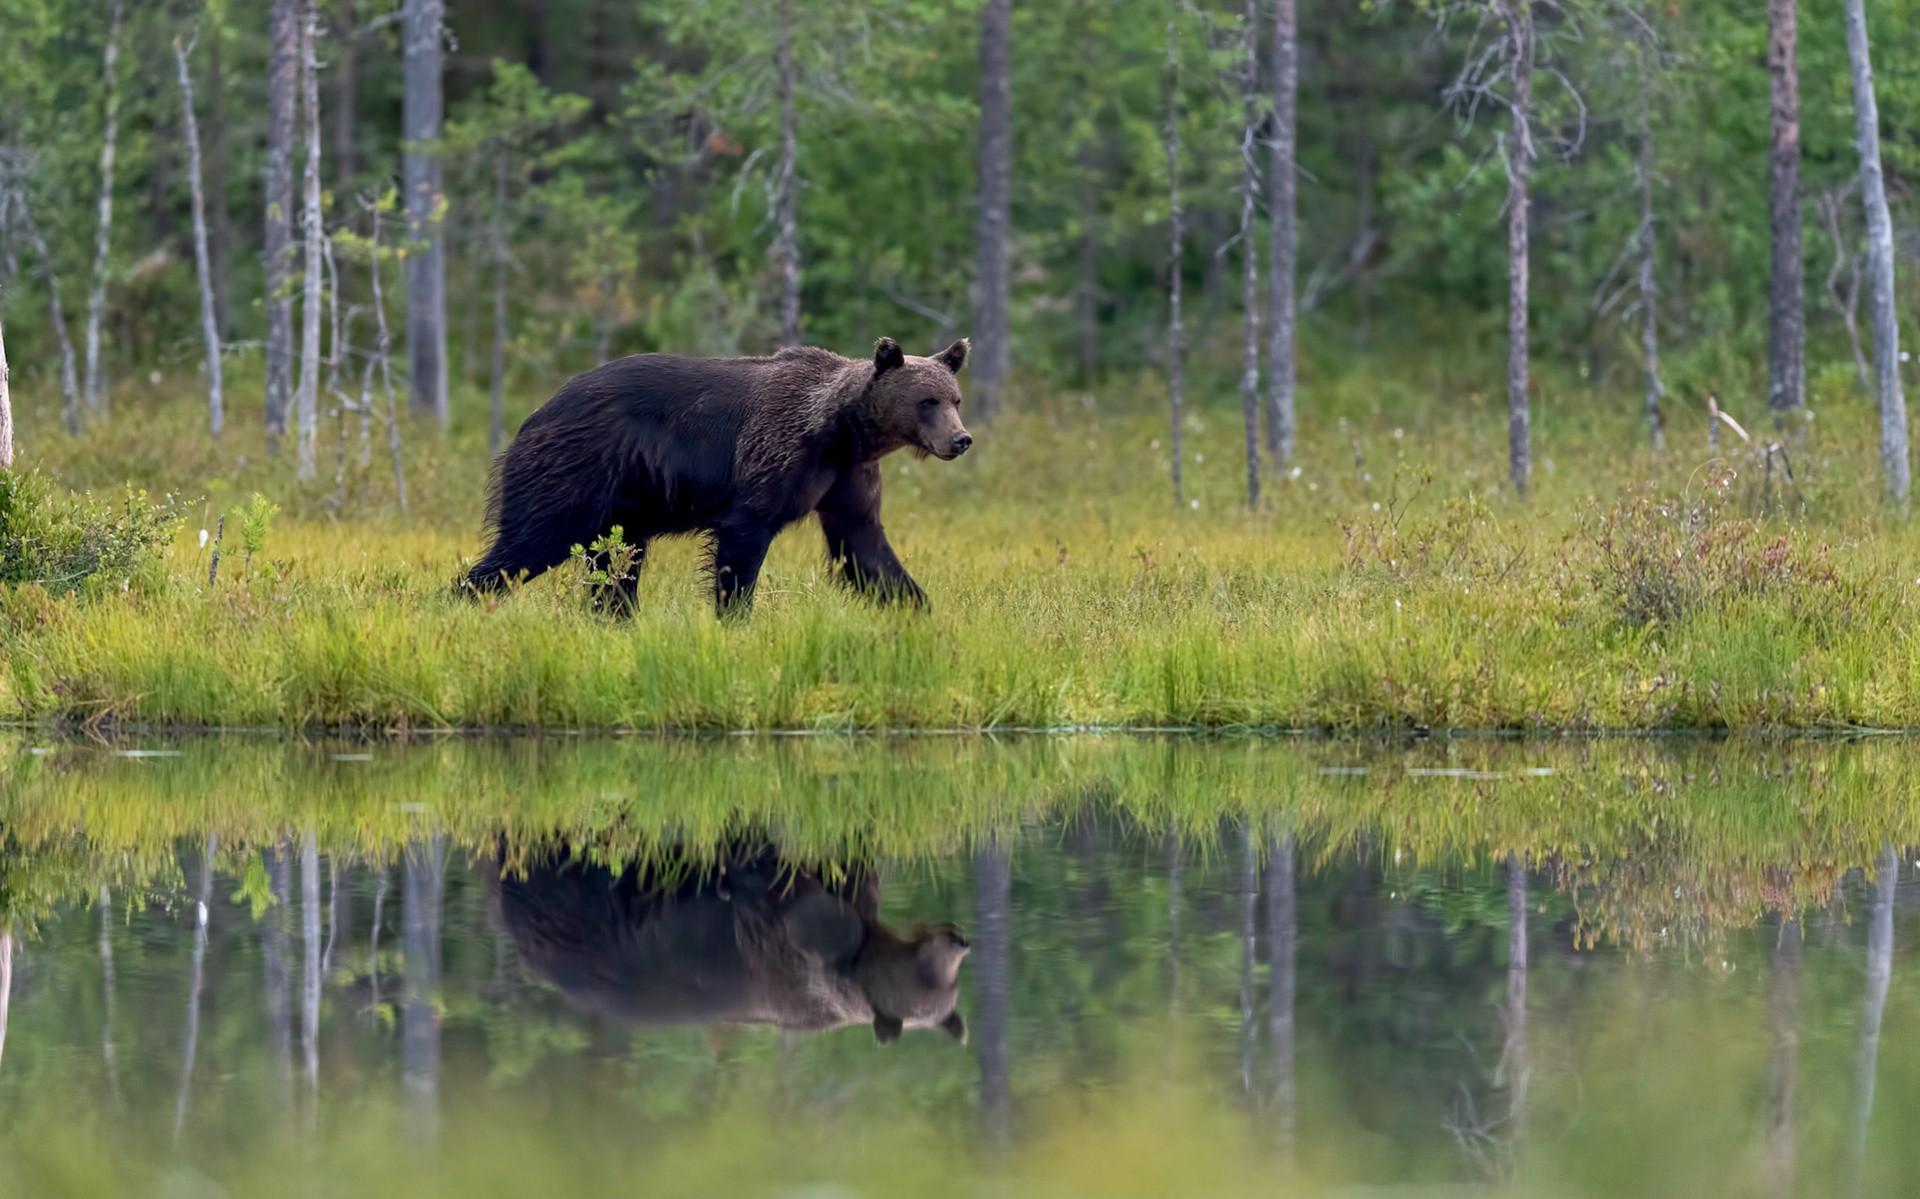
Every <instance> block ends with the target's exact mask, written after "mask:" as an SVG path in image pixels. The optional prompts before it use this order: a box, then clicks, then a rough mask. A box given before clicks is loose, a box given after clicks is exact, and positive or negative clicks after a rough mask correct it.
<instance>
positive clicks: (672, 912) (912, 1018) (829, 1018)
mask: <svg viewBox="0 0 1920 1199" xmlns="http://www.w3.org/2000/svg"><path fill="white" fill-rule="evenodd" d="M497 877H498V879H499V882H498V890H497V898H498V905H499V913H500V919H501V922H502V923H503V925H504V926H505V928H506V931H507V934H508V935H509V936H510V937H511V938H512V939H513V943H514V946H515V947H516V948H517V949H518V950H519V952H520V956H521V958H522V959H523V960H524V961H525V962H526V963H527V965H528V966H529V967H531V968H532V970H533V971H534V972H535V973H537V974H539V975H541V976H542V977H544V978H546V979H547V980H549V981H551V982H552V983H553V984H554V985H555V986H556V987H557V988H559V990H560V992H561V993H562V994H563V995H564V996H565V997H566V998H567V1000H568V1001H569V1002H570V1003H572V1004H573V1005H574V1006H575V1007H577V1008H579V1009H581V1010H582V1011H586V1012H589V1013H591V1014H594V1015H598V1016H604V1017H609V1018H612V1019H616V1020H622V1021H626V1022H630V1023H635V1024H705V1023H731V1024H772V1025H777V1026H778V1027H780V1028H784V1029H793V1030H804V1031H816V1030H820V1029H828V1028H844V1027H846V1026H848V1025H852V1024H870V1025H872V1026H873V1032H874V1036H875V1037H877V1038H878V1039H879V1040H880V1041H882V1042H888V1041H892V1040H894V1039H895V1038H897V1037H898V1036H899V1035H900V1032H901V1030H902V1029H903V1028H940V1029H944V1030H945V1031H946V1032H947V1033H949V1034H950V1035H951V1036H953V1037H954V1038H955V1039H956V1040H960V1041H965V1040H966V1035H967V1031H966V1022H965V1021H963V1020H962V1019H961V1017H960V1013H959V1012H957V1011H955V1010H954V1005H955V1002H956V1001H957V1000H958V999H959V995H960V985H959V975H960V961H961V959H962V958H964V957H966V956H967V941H966V938H965V937H963V936H961V935H960V932H959V930H958V929H956V928H954V927H953V926H952V925H950V924H941V925H934V926H925V925H916V926H915V927H914V928H912V929H911V930H910V931H908V932H906V933H905V934H902V933H899V932H896V931H894V930H893V929H891V928H888V927H887V926H886V925H884V924H882V923H880V919H879V909H880V888H879V881H878V880H877V879H876V878H875V877H874V876H873V874H872V872H871V871H870V870H866V869H856V870H852V871H849V872H848V875H847V879H846V882H845V883H844V884H829V883H828V882H827V881H825V880H824V879H823V878H822V877H821V875H820V873H819V872H818V871H815V870H811V869H807V868H803V867H800V866H796V865H794V864H793V863H789V862H784V861H782V860H781V859H780V858H779V857H778V856H777V855H776V854H775V853H774V851H773V850H772V849H753V848H750V847H749V848H745V849H744V850H741V851H735V852H729V853H726V854H723V855H722V857H721V858H720V861H719V863H718V865H717V866H716V865H713V864H706V865H703V866H689V867H687V868H686V869H685V870H681V871H675V870H673V869H671V868H661V867H654V868H649V869H646V870H642V869H640V868H634V867H630V868H628V869H627V870H626V871H625V872H624V873H621V874H619V875H617V876H616V875H615V874H614V873H613V872H612V871H610V870H608V869H606V868H604V867H601V866H595V865H591V864H589V863H586V862H582V861H577V860H574V861H569V860H566V855H564V854H558V855H554V856H553V857H552V858H551V859H549V862H548V863H547V864H544V865H536V866H531V867H529V868H528V869H526V870H525V871H524V872H522V871H517V870H515V869H513V868H512V867H505V868H503V869H502V870H501V871H500V872H499V873H498V876H497Z"/></svg>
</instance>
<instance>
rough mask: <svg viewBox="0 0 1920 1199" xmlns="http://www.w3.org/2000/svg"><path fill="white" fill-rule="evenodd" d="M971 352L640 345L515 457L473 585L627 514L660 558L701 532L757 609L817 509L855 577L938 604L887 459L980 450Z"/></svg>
mask: <svg viewBox="0 0 1920 1199" xmlns="http://www.w3.org/2000/svg"><path fill="white" fill-rule="evenodd" d="M967 351H968V344H967V342H966V341H965V340H964V339H963V340H961V341H957V342H954V343H953V345H951V346H949V347H947V349H945V350H943V351H941V352H940V353H939V354H936V355H934V356H933V357H931V358H920V357H915V356H910V355H907V354H904V353H902V352H901V349H900V347H899V345H898V344H896V343H895V342H894V341H893V339H892V338H886V337H883V338H881V339H880V342H879V344H878V345H877V346H876V348H875V350H874V355H873V357H872V358H871V359H868V360H859V359H851V358H843V357H841V356H840V355H838V354H835V353H832V352H831V351H828V350H821V349H814V348H799V349H790V350H782V351H781V352H779V353H778V354H775V355H773V356H772V357H770V358H730V359H718V358H714V359H700V358H681V357H677V356H675V355H671V354H638V355H635V356H633V357H631V358H622V359H620V360H619V361H617V362H610V363H608V364H607V365H605V366H602V367H600V368H598V369H596V370H591V371H588V372H587V373H586V374H584V375H580V376H577V377H576V378H574V379H572V380H570V381H569V382H568V383H567V384H566V386H564V387H562V388H561V389H560V391H559V392H558V393H557V394H555V396H554V397H553V398H552V399H550V400H548V401H547V402H546V403H545V404H544V405H542V406H541V407H540V409H539V410H538V411H536V412H535V413H534V414H533V415H532V416H530V417H528V418H527V421H526V423H525V424H523V425H522V426H521V427H520V431H519V433H518V434H517V435H516V436H515V438H514V441H513V444H512V445H510V446H508V447H507V451H506V453H505V454H503V455H501V457H500V461H499V463H498V464H497V466H496V467H495V471H494V480H493V488H492V495H491V499H490V503H489V505H488V521H489V523H490V524H491V526H492V528H493V544H492V546H491V547H490V548H489V549H488V551H487V553H486V555H485V556H484V557H483V558H481V560H480V561H479V562H478V563H476V564H475V565H474V567H473V569H472V570H471V571H470V572H469V573H468V576H467V583H468V585H469V586H470V587H473V588H475V589H482V590H486V589H493V588H497V587H500V586H502V585H503V584H504V583H506V582H507V581H509V580H511V579H515V578H521V577H528V576H532V575H537V574H539V573H540V572H542V571H544V570H547V569H548V568H550V567H552V566H556V565H558V564H559V563H561V562H563V561H565V560H566V559H567V557H568V554H569V553H570V551H571V549H572V547H573V546H575V545H587V544H591V543H592V542H593V541H594V539H596V538H598V537H600V536H602V535H603V534H605V533H607V532H608V531H610V530H611V529H612V528H613V527H614V526H616V525H617V526H620V528H621V529H622V531H623V533H624V535H625V538H626V541H627V543H628V544H630V545H633V546H635V547H637V548H639V550H640V552H641V558H642V560H644V556H645V550H646V545H647V542H648V541H650V540H651V539H652V538H655V537H659V536H664V535H668V534H674V533H695V532H700V533H706V534H708V535H709V536H710V537H711V538H712V559H711V564H710V569H711V573H712V582H713V595H714V602H715V604H716V606H717V607H718V608H719V609H720V611H721V612H722V613H723V614H724V613H725V612H727V611H728V610H729V609H744V608H746V607H747V606H749V605H750V604H751V602H752V598H753V589H754V584H755V582H756V581H757V580H758V578H759V575H760V566H761V563H762V562H763V561H764V560H765V558H766V553H767V547H768V546H769V545H770V544H771V543H772V541H773V538H774V535H775V534H777V533H778V532H779V531H780V530H781V529H783V528H785V527H786V526H787V525H790V524H792V523H794V522H795V521H797V520H800V519H802V518H803V517H805V516H806V515H807V514H808V513H812V512H817V513H819V515H820V527H821V531H822V532H823V533H825V535H826V540H827V553H828V555H829V556H830V557H831V558H832V559H833V560H834V561H835V562H837V563H839V564H840V566H841V569H842V571H843V573H844V575H845V578H846V581H847V582H848V583H850V584H851V585H853V586H854V587H856V588H858V589H860V590H863V591H865V592H868V593H870V594H873V595H876V596H878V597H880V598H883V599H894V600H904V601H907V602H910V603H914V604H925V603H926V593H925V592H923V591H921V589H920V586H919V585H918V584H917V583H915V582H914V581H913V579H912V578H911V577H910V576H909V575H908V574H907V572H906V569H905V568H904V567H902V566H901V565H900V559H899V557H898V556H897V555H896V554H895V553H894V552H893V547H892V546H891V545H889V544H888V542H887V535H886V532H885V530H884V529H882V528H881V525H880V469H879V462H880V459H881V458H883V457H885V456H886V455H888V454H891V453H893V452H894V451H895V450H900V449H911V450H914V451H916V452H918V453H920V454H923V455H924V454H932V455H934V456H936V457H939V458H943V459H952V458H957V457H959V456H960V455H961V454H963V453H965V452H966V451H967V448H968V447H969V446H971V445H972V444H973V436H972V434H970V433H968V432H967V431H966V429H965V428H964V427H962V425H961V423H960V412H959V406H960V386H959V382H958V380H957V379H956V377H955V376H957V375H958V374H959V372H960V368H961V367H963V366H964V365H965V364H966V361H967ZM635 573H636V574H637V565H636V571H635ZM625 587H626V589H627V594H628V596H629V597H631V593H632V587H633V580H632V579H628V580H625Z"/></svg>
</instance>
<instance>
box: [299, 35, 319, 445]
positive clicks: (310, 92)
mask: <svg viewBox="0 0 1920 1199" xmlns="http://www.w3.org/2000/svg"><path fill="white" fill-rule="evenodd" d="M319 41H320V12H319V7H318V5H317V4H315V2H314V0H302V4H301V13H300V106H301V109H302V117H303V118H304V120H305V123H306V129H305V132H306V142H307V163H306V174H305V176H304V181H305V184H306V187H305V193H306V194H305V196H304V197H303V202H302V205H301V219H300V240H301V247H302V249H304V250H305V251H306V253H305V260H306V265H305V272H304V275H303V277H302V280H301V282H302V284H303V285H304V286H303V287H302V288H301V296H300V385H299V389H298V390H297V391H296V392H295V394H294V411H295V414H296V419H297V420H298V422H299V430H300V450H299V466H298V468H297V470H298V475H299V477H300V478H302V479H311V478H313V476H314V472H315V470H316V469H317V468H318V465H319V463H318V457H319V437H320V431H319V397H320V316H321V309H322V300H321V297H320V288H321V284H322V283H323V282H324V279H325V273H324V272H325V264H324V263H323V262H322V259H321V251H322V250H323V248H324V246H323V243H324V242H325V240H326V236H327V234H326V229H325V227H324V225H323V218H322V217H321V213H320V60H319V58H318V43H319Z"/></svg>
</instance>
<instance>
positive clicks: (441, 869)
mask: <svg viewBox="0 0 1920 1199" xmlns="http://www.w3.org/2000/svg"><path fill="white" fill-rule="evenodd" d="M403 863H404V864H403V874H402V883H401V913H400V942H401V948H400V954H401V961H402V964H403V967H404V969H405V980H406V1002H405V1003H404V1004H402V1005H401V1009H400V1058H401V1070H400V1072H401V1080H402V1085H403V1086H404V1088H405V1092H406V1114H407V1117H408V1123H409V1124H410V1125H411V1126H412V1132H413V1135H414V1137H415V1138H417V1139H419V1140H423V1141H427V1142H431V1141H432V1140H433V1139H434V1138H435V1137H436V1136H437V1135H438V1133H439V1127H440V934H441V913H442V905H443V897H444V895H445V893H446V868H447V845H446V840H445V838H443V837H438V836H435V837H429V838H426V839H424V840H415V841H413V842H411V843H409V844H408V845H407V849H406V853H405V856H404V859H403Z"/></svg>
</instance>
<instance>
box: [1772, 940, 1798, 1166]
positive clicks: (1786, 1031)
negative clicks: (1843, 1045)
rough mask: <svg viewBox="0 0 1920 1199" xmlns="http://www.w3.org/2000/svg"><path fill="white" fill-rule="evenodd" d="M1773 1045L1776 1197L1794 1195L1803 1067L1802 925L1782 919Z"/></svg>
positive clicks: (1774, 966)
mask: <svg viewBox="0 0 1920 1199" xmlns="http://www.w3.org/2000/svg"><path fill="white" fill-rule="evenodd" d="M1768 984H1769V985H1768V995H1767V1009H1768V1014H1769V1016H1770V1017H1771V1022H1772V1025H1773V1028H1772V1033H1773V1038H1772V1039H1773V1046H1772V1051H1771V1053H1770V1055H1769V1062H1768V1068H1767V1172H1768V1174H1769V1175H1771V1178H1770V1179H1769V1181H1770V1182H1771V1184H1772V1187H1771V1189H1772V1191H1773V1193H1774V1194H1775V1195H1780V1196H1783V1197H1784V1196H1787V1195H1791V1194H1793V1160H1794V1141H1795V1135H1794V1127H1795V1099H1794V1095H1795V1092H1796V1091H1797V1090H1798V1086H1797V1083H1796V1078H1797V1076H1798V1074H1799V1064H1800V922H1799V921H1798V920H1797V919H1795V918H1794V917H1792V916H1791V915H1788V916H1783V917H1782V918H1781V921H1780V939H1779V942H1778V944H1777V945H1776V946H1775V947H1774V951H1773V964H1772V967H1771V970H1770V974H1769V978H1768Z"/></svg>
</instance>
